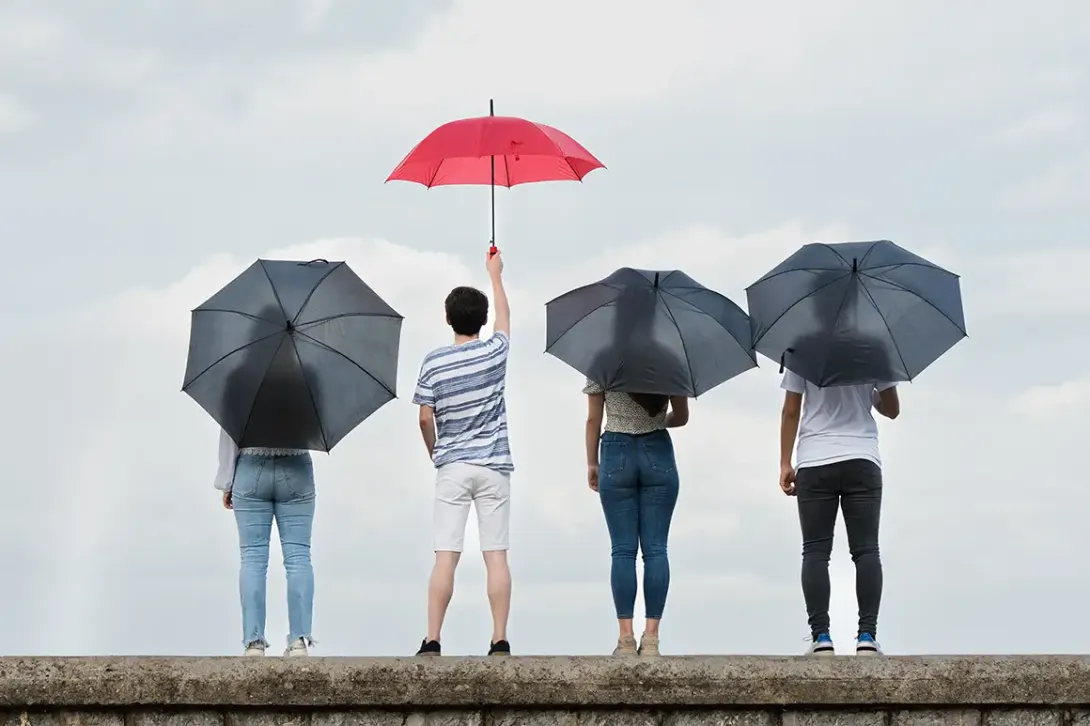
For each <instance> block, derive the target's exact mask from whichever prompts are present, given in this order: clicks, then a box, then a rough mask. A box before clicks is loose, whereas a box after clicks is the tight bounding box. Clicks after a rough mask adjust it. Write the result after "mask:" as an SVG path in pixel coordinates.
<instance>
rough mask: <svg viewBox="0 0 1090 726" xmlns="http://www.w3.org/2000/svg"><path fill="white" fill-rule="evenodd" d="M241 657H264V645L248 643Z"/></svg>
mask: <svg viewBox="0 0 1090 726" xmlns="http://www.w3.org/2000/svg"><path fill="white" fill-rule="evenodd" d="M242 654H243V655H265V644H264V643H262V642H260V641H258V642H256V643H250V644H249V645H247V646H246V650H244V651H243V652H242Z"/></svg>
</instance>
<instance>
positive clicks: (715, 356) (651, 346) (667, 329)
mask: <svg viewBox="0 0 1090 726" xmlns="http://www.w3.org/2000/svg"><path fill="white" fill-rule="evenodd" d="M545 309H546V333H545V337H546V344H545V351H546V352H547V353H549V354H551V355H553V356H555V357H557V358H559V359H560V360H562V361H564V362H565V363H567V364H568V365H570V366H571V367H572V368H575V369H576V370H577V371H579V372H580V373H582V374H583V375H584V376H586V377H587V378H589V379H591V380H593V381H595V382H596V383H598V384H599V385H601V386H602V387H603V388H605V389H606V390H613V391H624V392H627V393H650V394H660V395H666V396H689V397H696V396H699V395H702V394H704V393H706V392H707V391H709V390H711V389H712V388H714V387H715V386H718V385H719V384H720V383H723V382H724V381H726V380H728V379H730V378H733V377H734V376H736V375H738V374H739V373H742V372H744V371H746V370H749V369H750V368H753V367H755V366H756V365H757V362H756V356H755V355H754V353H753V349H752V347H751V346H750V344H749V318H748V316H747V315H746V314H745V312H744V311H742V309H741V308H739V307H738V306H737V305H735V304H734V303H733V302H731V301H730V300H729V299H727V298H726V297H724V296H723V295H720V294H719V293H717V292H715V291H714V290H709V289H708V288H706V287H704V286H703V285H701V284H700V283H698V282H697V281H696V280H694V279H693V278H691V277H689V276H688V275H686V274H685V273H684V272H681V271H679V270H658V271H656V270H638V269H634V268H630V267H623V268H621V269H619V270H617V271H615V272H614V273H613V274H611V275H609V276H608V277H606V278H604V279H602V280H599V281H598V282H595V283H593V284H591V285H586V286H584V287H580V288H577V289H575V290H572V291H571V292H568V293H566V294H564V295H561V296H560V297H558V298H556V299H554V300H552V301H550V302H549V303H547V304H546V306H545Z"/></svg>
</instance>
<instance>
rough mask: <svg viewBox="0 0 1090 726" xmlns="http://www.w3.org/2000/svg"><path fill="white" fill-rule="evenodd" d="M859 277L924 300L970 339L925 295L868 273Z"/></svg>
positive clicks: (863, 273)
mask: <svg viewBox="0 0 1090 726" xmlns="http://www.w3.org/2000/svg"><path fill="white" fill-rule="evenodd" d="M936 269H940V268H936ZM943 272H946V270H943ZM949 274H951V275H953V273H949ZM859 275H860V277H869V278H871V279H873V280H878V281H879V282H883V283H885V284H887V285H889V286H891V287H895V288H897V289H898V290H901V291H902V292H907V293H909V294H911V295H915V296H916V297H917V298H918V299H920V300H923V301H924V302H925V303H927V304H928V305H930V306H931V307H933V308H934V309H935V312H937V313H938V314H939V315H941V316H943V317H944V318H946V319H947V320H949V321H950V324H951V325H953V326H954V327H955V328H957V329H958V330H960V331H961V334H962V335H964V336H966V337H968V336H969V333H967V332H966V331H965V328H963V327H961V326H960V325H958V324H957V323H955V322H954V321H953V320H951V319H950V316H949V315H947V314H946V313H945V312H943V311H942V310H941V309H939V307H938V306H937V305H935V303H933V302H931V301H930V300H928V299H927V298H926V297H924V296H923V295H921V294H919V293H918V292H916V291H914V290H909V289H908V288H907V287H905V286H904V285H900V284H898V283H896V282H893V281H892V280H887V279H886V278H884V277H878V276H877V275H869V274H867V273H866V272H860V273H859ZM954 277H957V275H954ZM864 289H865V288H864ZM867 294H868V295H870V291H869V290H868V291H867ZM875 307H876V308H877V305H876V306H875ZM878 312H879V313H881V312H882V311H881V310H879V311H878Z"/></svg>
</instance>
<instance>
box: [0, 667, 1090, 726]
mask: <svg viewBox="0 0 1090 726" xmlns="http://www.w3.org/2000/svg"><path fill="white" fill-rule="evenodd" d="M240 707H242V708H246V707H249V708H261V707H264V708H266V709H275V710H276V711H278V712H281V717H279V718H277V719H275V721H276V722H277V723H289V722H290V719H288V714H287V713H283V712H284V711H289V712H290V710H291V709H307V710H312V709H316V708H317V709H321V710H322V711H324V712H326V713H325V715H324V716H323V718H324V719H325V720H328V721H329V726H342V724H341V721H337V716H336V712H337V710H338V709H341V710H344V711H346V712H359V711H361V710H364V709H373V710H375V713H373V714H372V715H373V716H374V717H375V718H376V719H379V720H373V721H368V722H373V723H386V722H389V723H394V722H397V723H402V722H403V721H404V718H403V715H402V714H401V713H400V711H402V710H405V709H428V710H435V713H433V714H432V716H434V718H432V717H429V718H432V720H430V721H428V723H440V722H441V721H440V720H436V719H439V718H440V716H441V713H440V712H441V711H442V710H443V709H447V710H450V711H451V713H450V716H451V718H453V719H454V720H453V721H450V723H463V722H465V723H469V722H473V723H480V719H479V718H478V717H477V716H473V717H470V716H469V715H468V714H469V713H470V712H471V711H473V710H475V709H487V710H488V711H489V713H490V714H491V716H490V723H493V724H506V723H512V724H514V723H529V722H527V721H526V716H525V714H524V713H521V712H524V711H525V712H529V711H533V712H535V713H537V714H538V716H535V718H534V720H537V719H538V717H539V716H540V717H544V714H551V715H550V716H549V719H551V720H549V721H547V723H564V718H567V716H565V715H564V714H565V713H567V714H568V716H571V718H574V714H572V713H571V712H572V711H575V710H579V711H587V709H590V708H617V707H620V708H624V709H626V713H627V714H629V718H630V720H629V721H626V723H627V722H631V723H643V722H644V721H646V722H648V723H660V721H661V718H660V716H661V712H662V711H663V710H669V711H675V710H679V711H684V710H685V709H692V708H694V707H700V708H702V709H715V708H719V709H726V710H725V711H723V713H724V716H723V718H724V719H725V720H718V721H714V723H731V724H738V726H768V725H767V724H766V723H765V721H763V720H762V719H765V718H766V713H767V712H763V711H760V709H761V707H764V708H766V709H775V711H776V713H778V714H779V713H782V717H781V716H777V722H778V723H782V725H783V726H834V724H839V723H840V721H837V720H836V719H832V720H830V719H831V718H832V716H834V715H835V714H827V715H826V716H822V709H839V710H840V711H844V712H849V711H851V709H852V708H853V707H858V708H857V710H858V709H864V710H869V711H870V714H871V716H870V717H868V718H869V720H867V719H864V720H863V721H860V720H858V719H854V718H853V720H852V723H864V722H866V723H867V724H870V722H871V721H874V726H886V722H885V721H884V720H882V718H885V716H884V715H883V714H893V716H891V717H890V718H891V720H892V721H895V722H897V723H898V724H904V725H905V726H929V725H930V724H938V723H943V724H945V723H958V724H964V725H968V724H972V725H973V726H980V725H981V724H982V723H983V722H985V721H987V723H986V724H983V726H1007V724H1014V723H1026V724H1032V725H1033V726H1037V724H1040V726H1072V725H1073V724H1074V723H1076V722H1077V723H1078V724H1079V726H1090V720H1087V717H1086V714H1085V711H1086V710H1087V709H1090V656H1035V657H1022V656H1010V657H1004V656H990V657H945V656H944V657H880V658H855V657H835V658H801V657H799V658H766V657H718V656H717V657H681V658H674V657H664V658H659V659H648V660H636V659H634V660H622V659H614V658H597V657H594V658H565V657H513V658H493V659H489V658H451V657H443V658H427V659H422V658H313V657H312V658H298V659H288V658H274V657H268V658H135V657H133V658H18V657H8V658H0V712H7V714H8V716H4V715H3V713H0V726H4V724H3V721H4V719H5V718H9V717H14V714H15V713H17V712H22V711H24V710H27V709H29V710H30V711H42V710H52V709H58V710H66V711H73V712H76V711H80V710H81V709H82V710H86V711H88V712H92V715H95V717H96V718H98V719H99V720H101V721H102V724H103V726H106V722H107V721H110V723H111V724H113V721H111V715H110V714H109V713H108V712H103V709H105V710H106V711H109V710H121V709H125V710H127V709H136V710H138V711H139V712H140V715H138V716H132V715H130V717H129V719H128V720H129V722H130V723H131V722H133V721H140V723H141V724H147V726H151V724H152V723H153V722H155V721H156V718H155V713H156V711H154V709H159V710H166V711H171V712H175V711H178V710H179V709H186V710H189V709H207V710H208V712H207V713H205V712H203V711H199V710H198V711H194V712H190V713H189V715H188V717H187V718H188V719H190V720H189V721H187V723H189V722H191V723H193V724H205V723H206V722H207V723H213V722H214V723H219V722H218V721H216V719H217V718H218V715H217V711H216V709H232V708H240ZM641 707H642V708H643V710H642V711H641ZM739 707H743V708H748V709H757V710H754V711H745V710H741V709H739ZM1026 707H1030V708H1031V710H1029V711H1023V710H1019V709H1024V708H1026ZM1032 707H1037V708H1032ZM1040 707H1048V709H1050V710H1041V709H1040ZM981 708H987V715H988V718H987V719H985V718H984V717H983V716H981V713H980V709H981ZM148 709H152V710H148ZM381 709H387V710H389V711H391V713H386V714H383V713H381V712H380V710H381ZM781 709H788V710H787V711H781ZM875 709H881V710H882V711H881V712H879V711H877V710H875ZM898 709H911V710H906V711H905V713H903V714H902V715H899V716H898V715H897V714H898V713H900V711H899V710H898ZM929 709H930V711H929ZM959 709H960V710H959ZM1064 709H1067V710H1064ZM505 711H510V712H512V713H513V714H515V715H514V716H511V718H515V720H511V718H509V717H508V716H505V715H504V714H505ZM929 712H930V713H931V714H932V715H931V716H929V715H928V713H929ZM202 713H204V714H205V715H203V716H202V715H201V714H202ZM641 713H643V716H640V714H641ZM747 714H748V715H747ZM1019 714H1022V715H1019ZM1026 714H1032V715H1033V717H1032V718H1031V719H1030V720H1025V719H1024V718H1023V716H1025V715H1026ZM1057 714H1059V715H1057ZM1063 714H1067V715H1063ZM705 715H706V714H705ZM727 715H729V716H730V717H729V718H727ZM858 715H859V716H863V715H864V714H858ZM386 716H388V717H389V720H388V721H382V720H381V719H382V718H385V717H386ZM478 716H479V714H478ZM683 716H685V714H684V713H678V714H674V715H673V716H671V717H670V723H673V724H676V725H677V726H682V725H683V724H685V723H688V722H687V721H686V720H685V718H682V717H683ZM878 716H882V718H877V717H878ZM1061 716H1062V718H1061ZM675 717H676V718H675ZM254 718H257V716H254ZM314 718H318V716H317V715H315V716H314ZM405 718H407V717H405ZM464 718H470V721H464ZM473 718H478V720H477V721H472V719H473ZM594 718H596V717H595V716H594V712H593V711H587V712H586V713H584V714H582V715H581V716H580V720H579V723H580V724H588V723H591V722H592V721H593V719H594ZM1026 718H1028V716H1026ZM202 719H204V720H202ZM209 719H210V720H209ZM557 719H559V720H557ZM588 719H590V720H588ZM631 719H635V720H631ZM640 719H643V721H641V720H640ZM648 719H650V720H649V721H648ZM876 719H877V720H876ZM1056 719H1060V720H1056ZM38 720H41V719H38ZM259 720H260V719H259ZM342 720H343V719H342ZM334 721H337V723H336V724H335V723H333V722H334ZM349 721H351V722H352V723H353V724H356V723H364V722H363V721H360V720H359V719H358V718H357V717H355V716H353V717H352V718H351V719H349ZM21 722H22V721H19V723H21ZM347 723H348V721H344V724H347ZM406 723H407V721H406ZM542 723H546V722H542ZM572 723H575V722H574V721H572ZM693 723H712V721H699V722H698V721H694V722H693ZM24 726H26V724H24Z"/></svg>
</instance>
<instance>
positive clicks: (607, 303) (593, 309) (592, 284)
mask: <svg viewBox="0 0 1090 726" xmlns="http://www.w3.org/2000/svg"><path fill="white" fill-rule="evenodd" d="M595 285H601V286H602V287H608V288H609V289H610V290H617V291H618V292H620V290H619V289H618V288H616V287H614V286H613V285H606V284H605V283H603V282H592V283H591V284H589V285H583V287H577V288H576V289H574V290H572V291H570V292H566V293H564V294H563V295H561V296H560V297H565V296H567V295H571V294H572V293H573V292H579V291H580V290H584V289H586V288H588V287H594V286H595ZM559 299H560V298H556V299H555V300H552V301H550V302H556V300H559ZM616 304H617V299H616V298H614V299H612V300H610V301H609V302H605V303H602V304H601V305H598V306H596V307H593V308H591V309H590V310H588V311H587V312H586V313H585V314H583V315H581V316H579V318H578V319H577V320H575V321H574V322H573V323H572V324H571V325H569V326H568V327H567V328H565V329H564V332H563V333H561V334H560V335H558V336H556V339H555V340H553V345H556V344H557V343H559V342H560V339H561V338H563V337H564V336H565V335H567V334H568V333H570V332H571V329H572V328H574V327H575V326H576V325H579V323H581V322H583V321H584V320H586V319H587V318H588V317H590V315H591V314H592V313H594V312H595V311H597V310H601V309H602V308H604V307H607V306H609V305H616ZM545 306H546V308H548V303H546V305H545ZM546 315H548V312H547V311H546ZM551 347H552V345H547V346H545V352H548V351H549V348H551Z"/></svg>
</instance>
